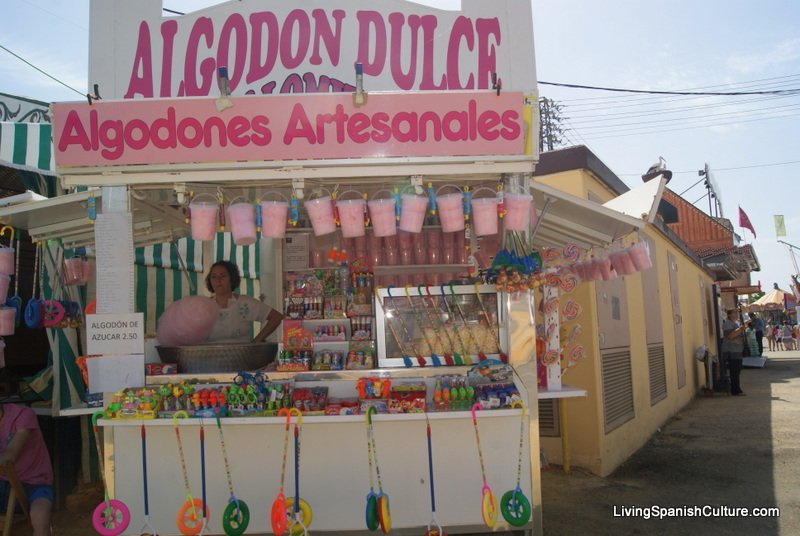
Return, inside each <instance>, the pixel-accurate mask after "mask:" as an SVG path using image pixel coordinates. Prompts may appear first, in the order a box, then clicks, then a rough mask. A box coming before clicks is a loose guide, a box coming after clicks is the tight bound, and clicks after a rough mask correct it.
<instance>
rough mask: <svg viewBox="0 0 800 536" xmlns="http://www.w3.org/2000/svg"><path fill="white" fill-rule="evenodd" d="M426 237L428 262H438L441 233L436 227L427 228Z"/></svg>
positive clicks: (439, 259) (439, 258) (440, 253)
mask: <svg viewBox="0 0 800 536" xmlns="http://www.w3.org/2000/svg"><path fill="white" fill-rule="evenodd" d="M425 234H426V237H425V238H426V239H427V242H428V248H427V250H428V260H427V263H428V264H439V262H440V261H441V255H442V252H441V245H442V233H441V231H439V230H437V229H428V230H427V231H426V233H425Z"/></svg>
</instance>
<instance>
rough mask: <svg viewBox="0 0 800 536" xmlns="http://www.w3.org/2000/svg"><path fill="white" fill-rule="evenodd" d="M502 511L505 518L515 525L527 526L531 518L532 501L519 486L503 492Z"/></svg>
mask: <svg viewBox="0 0 800 536" xmlns="http://www.w3.org/2000/svg"><path fill="white" fill-rule="evenodd" d="M500 511H501V512H502V514H503V519H505V520H506V521H508V523H509V524H510V525H512V526H514V527H522V526H525V525H526V524H527V523H528V521H530V519H531V503H530V501H529V500H528V498H527V497H526V496H525V494H524V493H522V489H521V488H519V487H517V488H516V489H512V490H509V491H507V492H505V493H504V494H503V498H502V499H500Z"/></svg>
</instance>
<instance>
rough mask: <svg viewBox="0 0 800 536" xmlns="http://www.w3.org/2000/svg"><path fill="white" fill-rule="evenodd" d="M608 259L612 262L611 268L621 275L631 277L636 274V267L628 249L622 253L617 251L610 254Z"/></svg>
mask: <svg viewBox="0 0 800 536" xmlns="http://www.w3.org/2000/svg"><path fill="white" fill-rule="evenodd" d="M608 258H609V259H610V260H611V266H613V267H614V270H616V272H617V273H618V274H620V275H631V274H634V273H636V267H635V266H634V265H633V260H631V255H630V252H629V251H628V250H627V249H623V250H622V251H615V252H614V253H612V254H610V255H609V256H608Z"/></svg>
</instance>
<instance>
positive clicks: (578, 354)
mask: <svg viewBox="0 0 800 536" xmlns="http://www.w3.org/2000/svg"><path fill="white" fill-rule="evenodd" d="M581 359H583V345H582V344H576V345H575V346H574V347H573V348H572V350H570V352H569V364H570V365H574V364H575V363H577V362H578V361H580V360H581Z"/></svg>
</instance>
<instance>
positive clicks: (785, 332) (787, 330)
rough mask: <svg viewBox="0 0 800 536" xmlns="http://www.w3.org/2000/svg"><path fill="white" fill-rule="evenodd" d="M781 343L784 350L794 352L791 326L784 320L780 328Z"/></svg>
mask: <svg viewBox="0 0 800 536" xmlns="http://www.w3.org/2000/svg"><path fill="white" fill-rule="evenodd" d="M781 342H782V343H783V349H784V350H794V337H792V326H790V325H789V323H788V322H786V321H785V320H784V321H783V326H782V327H781Z"/></svg>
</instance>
